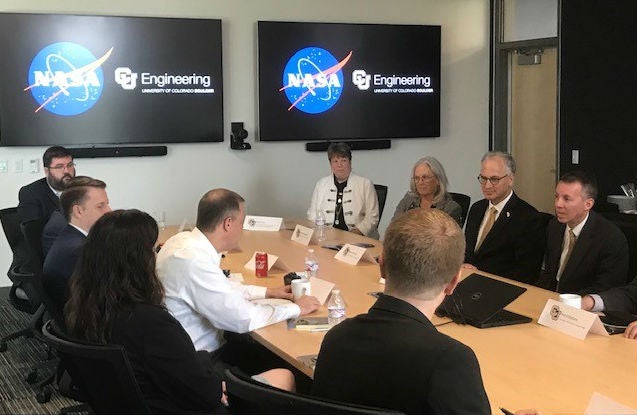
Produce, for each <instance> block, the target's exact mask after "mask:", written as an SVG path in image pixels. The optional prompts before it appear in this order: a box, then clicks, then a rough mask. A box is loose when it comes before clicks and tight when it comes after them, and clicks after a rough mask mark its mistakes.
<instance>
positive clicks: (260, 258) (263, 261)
mask: <svg viewBox="0 0 637 415" xmlns="http://www.w3.org/2000/svg"><path fill="white" fill-rule="evenodd" d="M254 275H256V276H257V277H260V278H264V277H267V276H268V254H267V253H265V252H257V253H256V254H255V255H254Z"/></svg>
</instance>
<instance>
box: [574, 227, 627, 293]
mask: <svg viewBox="0 0 637 415" xmlns="http://www.w3.org/2000/svg"><path fill="white" fill-rule="evenodd" d="M627 274H628V242H626V237H625V236H624V234H623V233H622V232H621V231H620V230H619V229H617V232H616V235H615V236H614V237H612V238H608V240H606V241H605V243H604V246H603V247H602V251H601V253H600V256H599V263H598V264H597V273H596V275H595V276H594V281H593V284H592V286H590V287H585V288H582V289H581V290H580V291H579V292H578V294H580V295H585V294H591V293H598V292H602V291H605V290H609V289H611V288H613V287H620V286H622V285H623V284H625V283H626V275H627Z"/></svg>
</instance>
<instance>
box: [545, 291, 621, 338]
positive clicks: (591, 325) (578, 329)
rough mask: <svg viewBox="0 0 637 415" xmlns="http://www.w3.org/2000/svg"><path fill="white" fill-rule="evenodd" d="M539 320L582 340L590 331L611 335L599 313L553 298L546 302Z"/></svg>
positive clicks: (547, 325)
mask: <svg viewBox="0 0 637 415" xmlns="http://www.w3.org/2000/svg"><path fill="white" fill-rule="evenodd" d="M537 322H538V324H541V325H543V326H546V327H549V328H551V329H555V330H557V331H561V332H562V333H564V334H568V335H569V336H572V337H575V338H578V339H580V340H584V339H585V338H586V336H587V335H588V333H593V334H599V335H601V336H609V334H608V332H607V331H606V329H605V328H604V325H603V324H602V321H601V320H600V319H599V316H598V315H597V314H595V313H591V312H590V311H586V310H580V309H579V308H575V307H572V306H570V305H567V304H564V303H560V302H559V301H555V300H553V299H549V300H548V301H547V302H546V305H545V306H544V310H542V314H540V318H539V319H538V321H537Z"/></svg>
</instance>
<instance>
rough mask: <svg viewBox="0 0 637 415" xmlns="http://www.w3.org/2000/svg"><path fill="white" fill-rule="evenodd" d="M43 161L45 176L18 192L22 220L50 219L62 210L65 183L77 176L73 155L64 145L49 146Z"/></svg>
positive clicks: (19, 211) (19, 212)
mask: <svg viewBox="0 0 637 415" xmlns="http://www.w3.org/2000/svg"><path fill="white" fill-rule="evenodd" d="M42 161H43V163H44V176H45V177H43V178H41V179H39V180H36V181H34V182H33V183H30V184H28V185H26V186H24V187H22V188H21V189H20V192H19V193H18V200H19V203H18V215H19V216H20V220H21V221H22V222H24V221H27V220H32V219H38V218H45V220H48V219H49V217H50V216H51V213H53V212H54V211H58V212H60V211H61V207H60V194H61V193H62V190H64V185H65V184H66V183H67V182H68V181H69V180H71V179H72V178H73V177H75V163H74V162H73V156H72V155H71V153H70V152H69V151H68V150H67V149H66V148H64V147H60V146H54V147H49V148H48V149H47V150H46V151H45V152H44V156H43V157H42Z"/></svg>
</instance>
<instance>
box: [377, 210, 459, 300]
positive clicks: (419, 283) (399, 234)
mask: <svg viewBox="0 0 637 415" xmlns="http://www.w3.org/2000/svg"><path fill="white" fill-rule="evenodd" d="M464 253H465V239H464V235H463V233H462V230H461V229H460V227H459V226H458V223H457V222H456V221H455V220H454V219H452V218H451V216H449V215H448V214H446V213H445V212H443V211H441V210H439V209H412V210H409V211H407V212H405V214H403V215H401V216H399V217H398V218H396V219H395V220H393V221H392V222H391V224H390V225H389V227H388V228H387V231H386V232H385V239H384V241H383V261H382V269H381V271H382V275H383V276H384V277H385V278H386V284H387V285H386V288H387V291H388V292H389V293H395V294H399V295H405V296H409V295H415V294H418V295H419V296H420V297H421V298H423V299H427V300H431V299H433V298H434V297H436V296H437V295H438V294H440V292H441V291H442V289H443V288H444V286H445V285H447V284H448V283H449V282H450V281H451V280H452V279H453V277H454V276H455V275H457V274H458V271H459V270H460V267H461V265H462V262H463V261H464Z"/></svg>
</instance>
